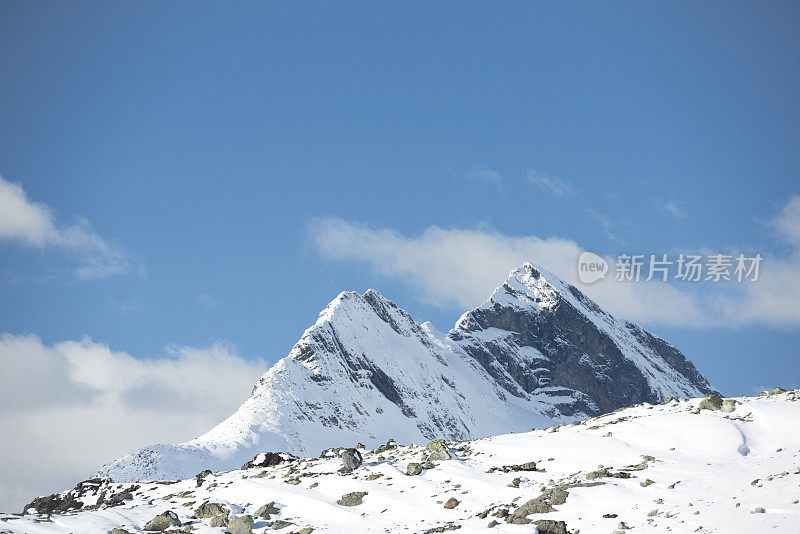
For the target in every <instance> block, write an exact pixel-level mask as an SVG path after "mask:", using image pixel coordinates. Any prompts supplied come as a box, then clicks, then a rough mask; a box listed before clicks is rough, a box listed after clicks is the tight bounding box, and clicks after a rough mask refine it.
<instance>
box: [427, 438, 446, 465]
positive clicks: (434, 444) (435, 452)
mask: <svg viewBox="0 0 800 534" xmlns="http://www.w3.org/2000/svg"><path fill="white" fill-rule="evenodd" d="M425 451H427V453H428V460H449V459H450V458H451V456H450V451H449V450H448V449H447V443H446V442H445V441H444V440H443V439H435V440H433V441H431V442H430V443H428V444H427V445H426V446H425Z"/></svg>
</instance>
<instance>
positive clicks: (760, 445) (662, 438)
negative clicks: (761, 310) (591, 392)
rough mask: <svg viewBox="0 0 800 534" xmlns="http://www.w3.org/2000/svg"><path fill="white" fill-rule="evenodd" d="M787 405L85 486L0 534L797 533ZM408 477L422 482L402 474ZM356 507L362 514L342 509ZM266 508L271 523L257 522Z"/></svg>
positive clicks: (0, 527) (615, 417)
mask: <svg viewBox="0 0 800 534" xmlns="http://www.w3.org/2000/svg"><path fill="white" fill-rule="evenodd" d="M798 401H800V391H798V390H795V391H790V392H776V393H774V394H772V395H769V396H763V397H755V398H745V397H739V398H736V399H730V400H728V401H727V402H726V403H725V404H723V406H722V409H716V410H714V409H712V410H708V409H703V410H699V407H700V405H701V400H700V399H693V400H689V401H677V400H673V401H669V402H666V403H664V404H661V405H650V404H642V405H637V406H633V407H630V408H626V409H624V410H621V411H617V412H615V413H611V414H607V415H602V416H599V417H594V418H591V419H588V420H584V421H580V422H576V423H574V424H572V425H570V426H561V427H557V428H550V429H547V430H534V431H528V432H524V433H515V434H506V435H500V436H494V437H489V438H484V439H479V440H475V441H466V442H462V441H457V442H450V443H448V444H447V446H448V447H449V450H450V453H451V454H452V458H451V459H449V460H435V459H434V460H431V459H430V457H429V455H430V450H426V448H425V447H420V446H410V447H394V448H392V447H389V448H388V450H380V451H367V450H365V449H362V451H361V452H362V454H363V455H364V464H363V465H362V466H361V467H358V468H357V469H355V470H354V471H352V472H340V471H339V468H340V467H341V464H342V462H341V460H339V459H338V458H336V457H335V455H334V454H329V455H325V456H324V457H320V458H307V459H296V460H290V461H288V462H284V463H281V464H279V465H277V466H274V467H268V468H252V469H246V470H236V471H231V472H225V473H215V474H210V475H208V476H206V477H205V479H204V480H203V482H202V483H200V484H198V483H197V482H196V480H195V479H194V478H192V479H189V480H183V481H179V482H177V483H165V482H160V483H153V482H151V483H141V484H136V485H134V486H130V485H129V484H118V483H110V482H101V481H90V482H87V483H83V484H82V485H80V486H79V488H80V489H76V490H72V491H71V492H69V493H68V494H63V495H57V496H53V497H51V498H49V499H48V500H46V502H43V501H39V502H38V503H37V506H39V507H42V506H46V505H47V504H48V503H53V502H56V501H57V499H61V501H74V503H75V504H74V506H73V508H74V507H75V506H80V507H81V508H83V510H81V511H75V510H73V511H69V512H66V513H62V514H53V515H52V516H50V517H49V518H45V516H41V515H36V514H35V510H34V509H33V508H30V509H28V510H27V512H28V514H27V515H25V516H22V517H20V516H11V515H8V516H2V515H0V520H2V521H3V522H0V532H4V533H5V532H8V533H22V532H25V533H29V534H39V533H43V534H44V533H67V532H72V533H76V534H81V533H98V532H109V531H110V530H111V529H112V528H124V529H125V530H126V531H128V532H140V531H141V529H142V528H143V526H144V525H145V523H146V522H148V521H150V520H151V519H152V518H153V517H154V516H156V515H157V514H161V513H163V512H164V511H165V510H170V511H172V512H173V513H174V514H175V515H176V517H177V520H178V521H179V522H180V523H182V525H180V527H179V528H183V529H186V531H188V532H194V533H200V534H202V533H220V532H223V531H224V530H223V528H221V527H212V526H211V522H212V518H210V517H205V518H198V517H194V516H197V515H206V514H198V513H197V512H198V509H199V508H200V506H201V505H203V504H204V503H218V504H219V505H220V506H222V507H224V509H223V514H224V515H225V516H228V514H229V518H230V519H233V518H234V517H242V516H245V515H249V516H251V517H253V519H254V524H253V529H254V531H255V530H258V531H259V532H260V531H261V530H260V529H264V528H266V531H270V530H271V529H281V532H287V533H298V532H310V531H309V530H307V529H309V528H313V532H314V534H324V533H335V534H338V533H341V532H354V533H355V532H357V533H369V532H376V533H378V532H380V533H384V532H397V533H400V532H443V531H444V530H445V529H447V530H450V529H455V528H457V529H458V531H459V532H463V533H472V532H476V533H477V532H486V528H487V527H489V526H492V527H493V531H496V532H507V533H515V532H516V533H523V532H531V533H532V532H535V530H534V529H533V526H534V525H536V526H538V527H539V532H540V534H542V533H559V532H560V533H565V532H567V531H569V532H577V531H578V530H580V532H615V533H617V534H621V533H622V532H626V531H627V529H620V528H619V527H628V528H630V529H632V530H631V531H632V532H639V531H647V532H654V533H668V532H669V533H674V532H697V533H704V534H708V533H714V532H716V533H720V534H727V533H736V532H742V533H744V532H796V531H797V526H798V525H799V524H800V503H799V501H798V499H800V402H798ZM716 407H717V408H719V406H718V405H717V406H716ZM412 463H419V464H421V466H422V468H423V469H422V472H421V473H420V474H418V475H414V476H410V475H408V474H407V473H408V472H409V471H408V468H409V466H410V464H412ZM411 467H413V466H411ZM411 472H412V473H415V472H416V471H411ZM126 491H127V492H129V495H126V494H125V493H124V492H126ZM351 492H361V493H360V494H358V495H360V498H359V496H358V495H357V496H356V497H355V498H354V499H353V500H352V501H350V502H347V501H345V500H343V499H342V497H343V496H345V494H348V493H351ZM101 494H102V495H103V499H102V502H101V503H100V504H99V506H98V504H97V503H98V499H99V496H100V495H101ZM117 496H119V497H117ZM450 499H454V500H455V505H454V507H452V508H449V509H448V508H446V507H445V506H444V504H445V503H446V502H447V501H450ZM271 502H274V508H273V509H272V512H271V514H270V515H269V517H258V514H257V511H258V509H259V508H261V507H262V505H264V504H267V503H271ZM340 502H341V503H344V504H352V506H345V505H344V504H340ZM450 503H451V504H453V503H454V501H450ZM560 522H564V523H563V524H562V523H560ZM302 529H306V530H302ZM431 529H439V530H431Z"/></svg>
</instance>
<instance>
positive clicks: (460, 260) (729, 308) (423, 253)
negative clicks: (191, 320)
mask: <svg viewBox="0 0 800 534" xmlns="http://www.w3.org/2000/svg"><path fill="white" fill-rule="evenodd" d="M769 224H770V226H772V227H775V228H777V229H778V231H779V234H778V236H777V237H779V238H782V239H784V240H785V241H788V242H789V243H790V244H791V245H792V250H791V252H790V254H789V255H788V256H786V257H777V256H765V258H764V260H763V263H762V267H761V276H760V279H759V281H758V282H755V283H750V282H742V283H719V284H713V283H683V284H681V285H678V284H672V283H661V282H648V283H646V282H639V283H623V282H616V281H614V276H613V272H612V273H610V275H609V276H608V277H607V278H606V279H605V280H603V281H601V282H598V283H596V284H593V285H586V284H582V283H580V281H579V280H578V279H577V258H578V256H579V255H580V253H581V252H583V250H584V249H583V248H582V247H580V246H579V245H578V244H577V243H576V242H574V241H572V240H569V239H562V238H546V239H543V238H540V237H538V236H534V235H529V236H509V235H504V234H501V233H499V232H493V231H485V230H470V229H444V228H440V227H438V226H431V227H428V228H427V229H425V230H424V231H423V232H422V233H421V234H419V235H417V236H407V235H403V234H401V233H400V232H397V231H395V230H392V229H389V228H374V227H370V226H367V225H364V224H359V223H352V222H348V221H345V220H342V219H338V218H325V219H317V220H314V221H312V222H311V224H310V225H309V231H310V234H311V238H312V241H313V244H314V246H315V247H316V249H317V251H318V252H319V253H320V254H321V255H322V256H323V257H324V258H327V259H330V260H336V261H355V262H358V263H361V264H363V265H365V266H366V267H368V268H369V269H370V270H372V271H373V272H375V273H376V274H378V275H380V276H384V277H387V278H392V279H396V280H401V281H403V282H405V283H407V284H408V285H409V286H411V287H412V288H413V289H414V291H415V292H416V296H417V298H418V299H419V300H420V301H422V302H424V303H426V304H431V305H435V306H439V307H461V308H464V309H467V308H471V307H474V306H477V305H478V304H480V303H481V302H483V301H484V300H486V298H488V296H489V295H490V294H491V292H492V290H493V289H494V288H495V287H497V286H498V285H499V284H500V283H501V282H502V280H503V279H504V278H505V276H506V275H507V274H508V273H509V272H510V271H511V270H512V269H513V268H515V267H517V266H519V265H520V264H522V263H523V262H525V261H532V262H533V263H536V264H537V265H540V266H541V267H543V268H545V269H547V270H549V271H552V272H553V273H555V274H557V275H558V276H560V277H561V278H563V279H565V280H567V281H568V282H570V283H572V284H574V285H575V286H577V287H578V288H580V289H581V290H582V291H584V292H585V293H586V294H587V295H588V296H589V297H591V298H592V299H594V300H595V301H597V302H598V304H600V305H601V306H603V307H604V308H605V309H607V310H608V311H610V312H611V313H613V314H615V315H617V316H619V317H623V318H625V319H628V320H631V321H634V322H637V323H641V324H644V325H647V326H657V325H664V326H680V327H690V328H708V327H724V328H733V327H740V326H744V325H754V324H761V325H767V326H775V327H793V328H796V327H798V326H800V309H798V306H797V302H800V285H798V284H797V283H796V278H797V276H798V273H799V272H800V197H794V198H793V199H791V200H790V201H789V203H788V204H787V205H786V206H785V208H784V209H783V210H782V212H781V213H780V214H779V215H778V216H777V217H776V218H775V219H774V220H773V221H770V222H769ZM606 259H607V261H609V264H610V265H612V266H613V263H614V261H613V259H612V258H606ZM612 269H613V267H612Z"/></svg>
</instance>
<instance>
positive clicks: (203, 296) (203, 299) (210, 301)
mask: <svg viewBox="0 0 800 534" xmlns="http://www.w3.org/2000/svg"><path fill="white" fill-rule="evenodd" d="M195 300H196V301H197V303H198V304H200V305H201V306H203V307H206V308H217V307H219V306H220V303H219V301H218V300H217V299H215V298H214V297H213V295H211V294H209V293H200V294H199V295H197V297H196V298H195Z"/></svg>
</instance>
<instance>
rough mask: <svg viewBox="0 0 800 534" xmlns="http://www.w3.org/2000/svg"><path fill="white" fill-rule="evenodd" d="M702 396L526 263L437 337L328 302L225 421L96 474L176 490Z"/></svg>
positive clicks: (427, 329)
mask: <svg viewBox="0 0 800 534" xmlns="http://www.w3.org/2000/svg"><path fill="white" fill-rule="evenodd" d="M711 391H712V388H711V386H710V385H709V383H708V382H707V381H706V379H705V378H704V377H703V376H702V375H701V374H700V373H699V372H698V371H697V369H695V367H694V365H692V363H691V362H689V360H687V359H686V358H685V357H684V356H683V354H681V353H680V352H679V351H678V350H677V349H676V348H675V347H673V346H672V345H670V344H669V343H667V342H666V341H664V340H662V339H660V338H657V337H656V336H653V335H652V334H650V333H648V332H646V331H645V330H643V329H641V328H639V327H638V326H636V325H633V324H631V323H628V322H625V321H620V320H618V319H616V318H614V317H613V316H611V315H609V314H608V313H606V312H604V311H603V310H601V309H600V308H599V307H598V306H597V305H596V304H595V303H594V302H592V301H591V300H590V299H588V298H587V297H586V296H585V295H583V293H581V292H580V291H578V290H577V289H576V288H575V287H573V286H571V285H569V284H567V283H566V282H564V281H562V280H560V279H559V278H558V277H556V276H554V275H552V274H550V273H547V272H546V271H544V270H542V269H540V268H538V267H535V266H533V265H531V264H529V263H526V264H524V265H523V266H521V267H520V268H518V269H515V270H514V271H513V272H512V273H511V274H510V275H509V277H508V279H507V280H506V281H505V282H504V283H503V284H502V285H501V286H500V287H498V288H497V289H496V290H495V291H494V293H493V294H492V296H491V297H490V298H489V300H487V302H486V303H484V304H483V305H481V306H480V307H478V308H477V309H475V310H472V311H470V312H468V313H466V314H464V315H463V316H462V317H461V319H460V320H459V321H458V323H457V324H456V326H455V328H454V329H453V330H451V331H450V332H449V333H448V334H447V335H443V334H441V333H439V332H437V331H436V330H435V329H433V327H431V326H430V325H429V324H427V323H426V324H419V323H417V322H415V321H414V319H412V317H411V316H410V315H409V314H408V313H407V312H405V311H404V310H402V309H401V308H399V307H398V306H397V305H395V304H394V303H393V302H391V301H390V300H388V299H386V298H384V297H383V296H382V295H381V294H380V293H378V292H377V291H374V290H369V291H367V292H366V293H364V294H363V295H360V294H358V293H356V292H345V293H341V294H340V295H339V296H338V297H337V298H336V299H334V301H333V302H331V303H330V304H329V305H328V307H327V308H326V309H325V310H323V311H322V313H320V315H319V318H318V319H317V321H316V323H315V324H314V325H313V326H311V327H310V328H309V329H308V330H306V332H305V333H304V334H303V336H302V338H301V339H300V341H299V342H298V343H297V344H296V345H295V346H294V348H292V350H291V352H290V353H289V355H288V356H287V357H285V358H283V359H282V360H280V361H279V362H278V363H276V364H275V365H274V366H273V367H272V368H271V369H270V370H269V371H267V372H266V373H265V374H264V375H263V376H262V377H261V379H260V380H259V381H258V383H257V384H256V386H255V388H254V389H253V393H252V395H251V396H250V398H249V399H247V400H246V401H245V402H244V404H243V405H242V406H241V407H240V408H239V409H238V410H237V411H236V412H235V413H234V414H233V415H232V416H231V417H229V418H228V419H227V420H225V421H223V422H222V423H220V424H219V425H217V426H216V427H215V428H213V429H211V430H210V431H209V432H207V433H206V434H204V435H202V436H200V437H198V438H196V439H194V440H192V441H189V442H187V443H182V444H177V445H153V446H150V447H145V448H144V449H140V450H137V451H134V452H132V453H131V454H128V455H126V456H124V457H122V458H120V459H118V460H116V461H114V462H112V463H111V464H109V465H107V466H105V467H104V468H103V469H101V470H100V472H99V473H98V476H100V477H110V478H113V479H114V480H117V481H134V480H144V479H169V478H181V477H187V476H191V475H193V474H194V473H197V472H198V471H200V470H203V469H212V470H223V469H232V468H235V467H238V466H240V465H242V464H243V463H244V462H245V461H247V460H249V459H250V458H252V457H253V456H254V455H255V454H256V453H257V452H259V451H263V450H270V451H286V452H290V453H293V454H296V455H301V456H307V455H316V454H319V451H321V450H322V449H324V448H328V447H334V446H338V445H341V444H342V443H356V442H362V443H364V444H366V445H367V446H369V447H374V446H376V445H377V444H378V443H381V442H384V441H385V440H386V439H387V438H388V436H393V437H394V438H395V439H396V440H397V441H398V442H399V443H414V442H416V443H419V442H423V441H426V440H431V439H434V438H446V439H450V440H463V439H474V438H477V437H481V436H486V435H494V434H502V433H506V432H514V431H520V430H526V429H530V428H532V427H543V426H548V425H550V424H553V423H563V422H570V421H574V420H576V419H580V418H585V417H588V416H591V415H599V414H601V413H605V412H609V411H611V410H614V409H617V408H620V407H623V406H629V405H631V404H634V403H638V402H659V401H661V400H662V399H664V398H666V397H667V396H676V397H677V396H681V397H697V396H702V395H704V394H706V393H709V392H711Z"/></svg>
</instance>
